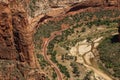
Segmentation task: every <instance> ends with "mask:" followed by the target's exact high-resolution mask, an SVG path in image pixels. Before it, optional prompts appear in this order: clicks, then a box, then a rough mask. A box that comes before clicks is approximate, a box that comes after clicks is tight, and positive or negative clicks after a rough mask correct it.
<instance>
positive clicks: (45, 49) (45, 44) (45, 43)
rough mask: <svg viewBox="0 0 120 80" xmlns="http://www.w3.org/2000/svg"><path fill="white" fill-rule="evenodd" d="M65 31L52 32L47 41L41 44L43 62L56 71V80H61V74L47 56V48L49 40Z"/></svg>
mask: <svg viewBox="0 0 120 80" xmlns="http://www.w3.org/2000/svg"><path fill="white" fill-rule="evenodd" d="M64 30H65V29H63V30H60V31H56V32H54V33H53V34H52V35H51V36H50V37H49V38H48V39H47V40H45V41H44V43H43V53H44V58H45V60H46V61H47V62H48V63H49V64H50V65H51V66H52V68H53V69H54V70H55V71H56V74H57V76H58V80H63V79H62V73H61V72H60V70H59V68H58V67H57V65H55V64H54V63H53V62H52V61H51V60H50V59H49V58H48V56H47V46H48V45H49V42H50V41H51V40H53V39H54V38H55V37H56V36H58V35H61V34H62V31H64Z"/></svg>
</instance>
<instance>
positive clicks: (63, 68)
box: [58, 64, 70, 78]
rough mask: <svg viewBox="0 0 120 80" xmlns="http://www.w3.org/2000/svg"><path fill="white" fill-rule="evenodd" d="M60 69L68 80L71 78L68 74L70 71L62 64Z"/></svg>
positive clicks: (59, 65)
mask: <svg viewBox="0 0 120 80" xmlns="http://www.w3.org/2000/svg"><path fill="white" fill-rule="evenodd" d="M58 67H59V69H60V71H61V72H62V73H63V74H65V75H66V76H67V77H68V78H70V74H69V72H68V69H67V68H66V66H63V65H61V64H58Z"/></svg>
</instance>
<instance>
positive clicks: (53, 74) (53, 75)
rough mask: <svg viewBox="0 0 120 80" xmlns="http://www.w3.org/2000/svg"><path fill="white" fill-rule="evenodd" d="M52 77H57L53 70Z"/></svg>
mask: <svg viewBox="0 0 120 80" xmlns="http://www.w3.org/2000/svg"><path fill="white" fill-rule="evenodd" d="M52 77H53V79H54V80H55V79H56V78H57V74H56V73H55V72H53V73H52Z"/></svg>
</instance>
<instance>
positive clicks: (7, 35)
mask: <svg viewBox="0 0 120 80" xmlns="http://www.w3.org/2000/svg"><path fill="white" fill-rule="evenodd" d="M14 7H15V3H14V5H13V6H12V7H10V6H9V4H6V3H0V10H1V12H0V20H1V21H0V58H1V59H6V60H10V59H11V60H19V61H20V62H27V63H29V64H30V66H31V67H35V59H34V53H33V52H34V46H33V38H32V37H33V32H32V31H33V30H31V29H30V26H29V23H28V18H27V13H26V12H25V10H24V9H23V8H21V7H20V8H19V6H17V7H18V8H17V7H16V9H14ZM19 9H20V10H19ZM22 9H23V10H22Z"/></svg>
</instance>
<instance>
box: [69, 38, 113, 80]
mask: <svg viewBox="0 0 120 80" xmlns="http://www.w3.org/2000/svg"><path fill="white" fill-rule="evenodd" d="M102 38H103V37H99V38H97V39H94V41H93V44H94V45H92V43H88V42H87V41H86V40H84V41H81V42H79V43H77V44H76V46H75V47H72V48H71V50H70V54H71V55H73V56H77V61H76V62H79V63H82V64H83V65H84V66H86V67H87V69H88V70H92V71H93V72H94V76H95V78H96V80H112V79H111V77H109V76H108V75H106V74H105V73H104V72H103V71H101V70H100V69H98V68H97V67H96V68H95V67H93V65H94V64H93V63H91V61H90V59H91V58H94V57H95V56H94V53H92V52H93V51H94V50H93V49H96V47H97V46H98V45H99V42H100V40H102Z"/></svg>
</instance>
